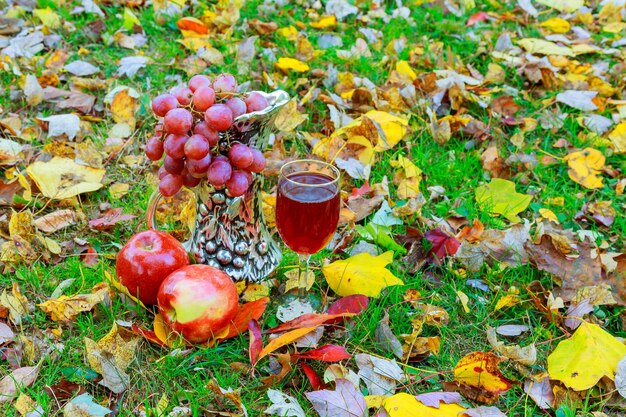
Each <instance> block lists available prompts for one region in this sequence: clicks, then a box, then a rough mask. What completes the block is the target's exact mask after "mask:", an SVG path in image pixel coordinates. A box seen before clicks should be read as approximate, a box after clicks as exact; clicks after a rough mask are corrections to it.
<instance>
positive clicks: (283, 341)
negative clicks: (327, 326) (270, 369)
mask: <svg viewBox="0 0 626 417" xmlns="http://www.w3.org/2000/svg"><path fill="white" fill-rule="evenodd" d="M315 329H317V326H315V327H303V328H301V329H295V330H291V331H288V332H285V333H283V334H281V335H280V336H278V337H277V338H276V339H274V340H272V341H271V342H269V343H268V344H267V345H265V347H264V348H263V350H262V351H261V353H259V359H261V358H264V357H265V356H267V355H269V354H270V353H272V352H274V351H275V350H277V349H280V348H281V347H283V346H285V345H288V344H289V343H292V342H293V341H295V340H297V339H299V338H301V337H302V336H304V335H305V334H309V333H311V332H312V331H313V330H315Z"/></svg>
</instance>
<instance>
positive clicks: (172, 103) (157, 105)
mask: <svg viewBox="0 0 626 417" xmlns="http://www.w3.org/2000/svg"><path fill="white" fill-rule="evenodd" d="M176 107H178V100H177V99H176V97H174V96H173V95H171V94H161V95H160V96H156V97H155V98H154V99H153V100H152V111H153V112H154V114H155V115H156V116H158V117H163V116H165V115H166V114H167V112H168V111H170V110H172V109H175V108H176Z"/></svg>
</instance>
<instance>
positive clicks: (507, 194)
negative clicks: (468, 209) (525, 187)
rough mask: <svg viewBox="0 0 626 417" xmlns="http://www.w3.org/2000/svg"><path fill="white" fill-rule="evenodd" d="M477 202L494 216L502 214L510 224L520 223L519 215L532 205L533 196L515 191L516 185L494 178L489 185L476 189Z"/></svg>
mask: <svg viewBox="0 0 626 417" xmlns="http://www.w3.org/2000/svg"><path fill="white" fill-rule="evenodd" d="M475 193H476V202H477V203H478V205H479V206H480V207H481V209H483V210H486V211H488V212H489V213H493V214H501V215H503V216H504V217H506V218H507V219H508V220H509V221H510V222H513V223H518V222H519V221H521V219H520V218H519V217H518V216H517V215H518V213H520V212H522V211H524V210H525V209H526V207H528V205H529V204H530V201H531V200H532V196H530V195H526V194H520V193H518V192H516V191H515V183H513V182H511V181H507V180H503V179H501V178H494V179H492V180H491V182H490V183H489V184H485V185H482V186H480V187H477V188H476V191H475Z"/></svg>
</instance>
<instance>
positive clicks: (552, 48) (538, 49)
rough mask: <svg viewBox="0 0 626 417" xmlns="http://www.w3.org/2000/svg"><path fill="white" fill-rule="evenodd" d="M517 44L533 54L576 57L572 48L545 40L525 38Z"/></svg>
mask: <svg viewBox="0 0 626 417" xmlns="http://www.w3.org/2000/svg"><path fill="white" fill-rule="evenodd" d="M517 43H518V44H519V46H521V47H522V48H524V49H525V50H526V52H530V53H531V54H541V55H564V56H574V52H573V51H572V50H571V49H570V48H568V47H565V46H559V45H557V44H556V43H554V42H550V41H546V40H543V39H536V38H525V39H520V40H519V41H518V42H517Z"/></svg>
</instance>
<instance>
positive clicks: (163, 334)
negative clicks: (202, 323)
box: [152, 313, 184, 348]
mask: <svg viewBox="0 0 626 417" xmlns="http://www.w3.org/2000/svg"><path fill="white" fill-rule="evenodd" d="M152 328H153V329H154V334H155V335H156V337H158V338H159V340H160V341H161V342H163V343H165V344H166V345H167V346H168V347H171V348H174V347H180V346H184V342H183V340H182V339H181V337H180V336H179V335H178V334H176V332H174V331H173V330H172V329H171V328H170V327H169V326H168V325H167V323H166V322H165V319H164V318H163V316H162V315H161V314H160V313H158V314H156V315H155V316H154V321H153V323H152Z"/></svg>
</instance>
